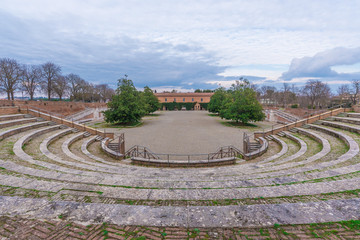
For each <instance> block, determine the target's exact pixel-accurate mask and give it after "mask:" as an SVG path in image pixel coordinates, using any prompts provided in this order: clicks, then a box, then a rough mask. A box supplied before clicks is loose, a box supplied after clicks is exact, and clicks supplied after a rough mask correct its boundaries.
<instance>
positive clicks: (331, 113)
mask: <svg viewBox="0 0 360 240" xmlns="http://www.w3.org/2000/svg"><path fill="white" fill-rule="evenodd" d="M350 110H351V109H349V108H337V109H334V110H331V111H328V112H325V113H321V114H318V115H315V116H312V117H309V118H305V119H302V120H299V121H297V122H294V123H289V124H286V125H285V126H281V127H276V128H274V129H269V130H267V131H264V132H255V133H254V137H255V138H258V137H265V136H268V135H272V134H277V133H279V132H282V131H287V130H290V129H291V128H294V127H301V126H303V125H305V124H311V123H314V122H316V121H318V120H322V119H325V118H328V117H331V116H336V115H338V114H339V113H342V112H349V111H350Z"/></svg>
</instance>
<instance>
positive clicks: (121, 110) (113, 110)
mask: <svg viewBox="0 0 360 240" xmlns="http://www.w3.org/2000/svg"><path fill="white" fill-rule="evenodd" d="M108 108H109V109H108V110H106V111H105V112H104V116H105V121H106V122H109V123H115V124H129V123H136V122H139V121H140V120H141V118H142V117H143V116H144V115H145V109H144V105H143V101H142V99H141V95H140V92H138V91H137V90H136V88H135V87H134V84H133V82H132V81H131V80H130V79H127V78H122V79H119V80H118V88H117V89H116V94H115V95H114V96H113V97H112V100H111V101H110V102H109V103H108Z"/></svg>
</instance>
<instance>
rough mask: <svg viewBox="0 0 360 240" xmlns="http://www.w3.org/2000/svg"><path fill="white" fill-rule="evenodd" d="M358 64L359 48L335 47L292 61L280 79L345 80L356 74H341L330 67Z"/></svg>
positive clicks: (359, 57) (359, 58) (359, 60)
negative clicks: (313, 78) (319, 78)
mask: <svg viewBox="0 0 360 240" xmlns="http://www.w3.org/2000/svg"><path fill="white" fill-rule="evenodd" d="M358 62H360V47H359V48H342V47H337V48H334V49H331V50H327V51H324V52H320V53H317V54H315V55H314V56H313V57H303V58H295V59H293V60H292V61H291V64H290V67H289V70H288V71H287V72H284V73H283V74H282V76H281V78H282V79H284V80H291V79H293V78H300V77H323V78H334V77H337V78H339V77H341V78H346V77H351V76H358V74H357V73H354V74H341V73H338V72H336V71H334V70H332V69H331V67H332V66H337V65H352V64H355V63H358Z"/></svg>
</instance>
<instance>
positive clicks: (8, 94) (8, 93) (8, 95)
mask: <svg viewBox="0 0 360 240" xmlns="http://www.w3.org/2000/svg"><path fill="white" fill-rule="evenodd" d="M6 93H7V97H8V100H11V99H10V92H6Z"/></svg>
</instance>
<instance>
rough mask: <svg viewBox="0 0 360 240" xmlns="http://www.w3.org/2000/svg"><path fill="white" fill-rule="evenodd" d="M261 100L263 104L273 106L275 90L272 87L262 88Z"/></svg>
mask: <svg viewBox="0 0 360 240" xmlns="http://www.w3.org/2000/svg"><path fill="white" fill-rule="evenodd" d="M260 92H261V98H262V99H263V103H265V104H272V105H274V104H275V95H276V88H275V87H273V86H262V87H261V88H260Z"/></svg>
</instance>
